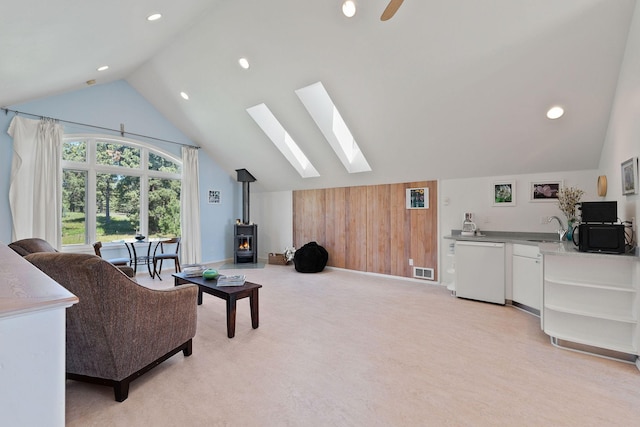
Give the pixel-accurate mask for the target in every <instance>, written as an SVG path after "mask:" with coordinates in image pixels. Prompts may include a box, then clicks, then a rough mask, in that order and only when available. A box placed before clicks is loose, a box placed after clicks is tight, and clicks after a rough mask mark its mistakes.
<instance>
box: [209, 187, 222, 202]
mask: <svg viewBox="0 0 640 427" xmlns="http://www.w3.org/2000/svg"><path fill="white" fill-rule="evenodd" d="M221 202H222V200H221V199H220V190H209V203H210V204H212V205H219V204H220V203H221Z"/></svg>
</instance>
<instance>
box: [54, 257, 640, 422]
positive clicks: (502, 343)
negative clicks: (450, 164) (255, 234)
mask: <svg viewBox="0 0 640 427" xmlns="http://www.w3.org/2000/svg"><path fill="white" fill-rule="evenodd" d="M238 272H243V273H245V274H246V275H247V278H248V280H250V281H253V282H257V283H261V284H262V285H263V288H262V289H261V291H260V327H259V328H258V329H255V330H254V329H251V321H250V314H249V302H248V300H247V299H244V300H241V301H239V303H238V317H237V326H236V336H235V338H233V339H228V338H227V335H226V323H225V305H224V302H223V301H222V300H220V299H217V298H215V297H212V296H209V295H205V296H204V304H203V305H202V306H200V307H199V309H198V316H199V317H198V332H197V335H196V337H195V339H194V344H193V355H192V356H191V357H187V358H185V357H184V356H183V355H182V353H179V354H178V355H176V356H173V357H172V358H171V359H169V360H167V361H166V362H164V363H163V364H162V365H160V366H158V367H157V368H155V369H153V370H152V371H150V372H149V373H147V374H145V375H144V376H142V377H140V378H139V379H137V380H135V381H134V382H133V383H132V384H131V389H130V392H129V398H128V399H127V400H126V401H125V402H123V403H117V402H116V401H115V400H114V398H113V391H112V389H110V388H108V387H104V386H98V385H90V384H84V383H79V382H74V381H67V410H66V416H67V424H68V425H70V426H83V427H84V426H178V425H190V426H443V425H445V426H514V425H517V426H603V425H607V426H611V425H613V426H630V425H638V423H640V372H638V370H637V369H636V368H635V366H634V365H631V364H625V363H621V362H616V361H610V360H606V359H602V358H598V357H594V356H588V355H583V354H578V353H575V352H570V351H566V350H561V349H557V348H555V347H553V346H551V344H550V343H549V339H548V337H547V336H546V335H545V334H544V333H543V332H541V331H540V328H539V319H538V318H537V317H534V316H532V315H530V314H528V313H525V312H522V311H520V310H517V309H515V308H512V307H502V306H496V305H492V304H485V303H479V302H473V301H466V300H461V299H457V298H454V297H451V296H450V295H449V293H448V292H447V291H446V289H444V288H442V287H439V286H433V285H430V284H428V283H426V282H419V283H416V282H412V281H405V280H397V279H392V278H386V277H377V276H369V275H363V274H359V273H354V272H348V271H343V270H333V269H327V270H325V271H324V272H322V273H318V274H301V273H297V272H295V270H294V269H293V267H291V266H277V265H267V266H266V267H265V268H263V269H247V270H238ZM138 277H139V279H140V281H141V282H144V283H148V282H149V280H148V275H147V276H144V275H143V274H142V273H141V274H139V275H138ZM163 277H164V281H162V282H160V281H158V280H155V281H154V282H153V285H152V286H172V285H173V282H172V280H170V277H171V276H170V273H169V272H165V273H164V274H163Z"/></svg>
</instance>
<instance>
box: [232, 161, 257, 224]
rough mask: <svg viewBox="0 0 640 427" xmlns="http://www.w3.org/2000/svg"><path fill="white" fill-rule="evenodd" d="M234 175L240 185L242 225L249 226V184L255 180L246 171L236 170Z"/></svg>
mask: <svg viewBox="0 0 640 427" xmlns="http://www.w3.org/2000/svg"><path fill="white" fill-rule="evenodd" d="M236 173H237V174H238V182H241V183H242V223H243V224H249V183H250V182H254V181H255V180H256V179H255V178H254V176H253V175H251V174H250V173H249V171H248V170H246V169H236Z"/></svg>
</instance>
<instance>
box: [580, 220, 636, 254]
mask: <svg viewBox="0 0 640 427" xmlns="http://www.w3.org/2000/svg"><path fill="white" fill-rule="evenodd" d="M574 243H575V244H576V245H578V250H579V251H580V252H600V253H607V254H622V253H624V252H625V249H626V247H625V244H626V242H625V234H624V225H622V224H580V225H579V226H578V236H577V241H576V236H575V235H574Z"/></svg>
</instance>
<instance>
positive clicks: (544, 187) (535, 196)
mask: <svg viewBox="0 0 640 427" xmlns="http://www.w3.org/2000/svg"><path fill="white" fill-rule="evenodd" d="M563 185H564V183H563V181H562V180H554V181H533V182H531V183H530V184H529V201H530V202H557V201H558V190H560V189H561V188H562V186H563Z"/></svg>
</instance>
